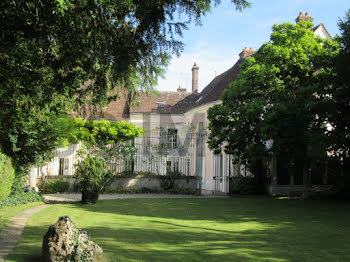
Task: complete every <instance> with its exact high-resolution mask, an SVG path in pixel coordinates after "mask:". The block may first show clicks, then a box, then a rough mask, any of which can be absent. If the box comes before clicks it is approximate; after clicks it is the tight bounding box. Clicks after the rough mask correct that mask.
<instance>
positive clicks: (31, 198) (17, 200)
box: [0, 191, 43, 207]
mask: <svg viewBox="0 0 350 262" xmlns="http://www.w3.org/2000/svg"><path fill="white" fill-rule="evenodd" d="M42 200H43V199H42V197H41V195H40V194H39V193H37V192H35V191H29V192H18V193H15V194H11V195H10V196H8V197H7V198H5V199H4V200H3V201H0V207H4V206H15V205H18V204H26V203H30V202H39V201H42Z"/></svg>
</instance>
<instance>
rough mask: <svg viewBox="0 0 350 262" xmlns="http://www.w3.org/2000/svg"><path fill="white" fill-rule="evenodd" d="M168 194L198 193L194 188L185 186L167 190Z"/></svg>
mask: <svg viewBox="0 0 350 262" xmlns="http://www.w3.org/2000/svg"><path fill="white" fill-rule="evenodd" d="M167 192H168V193H170V194H182V195H198V192H197V191H196V190H192V189H187V188H173V189H169V190H168V191H167Z"/></svg>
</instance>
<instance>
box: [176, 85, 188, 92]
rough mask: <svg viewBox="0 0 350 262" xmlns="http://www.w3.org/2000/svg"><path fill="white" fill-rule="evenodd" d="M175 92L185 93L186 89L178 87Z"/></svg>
mask: <svg viewBox="0 0 350 262" xmlns="http://www.w3.org/2000/svg"><path fill="white" fill-rule="evenodd" d="M177 92H186V88H182V87H181V86H179V87H178V88H177Z"/></svg>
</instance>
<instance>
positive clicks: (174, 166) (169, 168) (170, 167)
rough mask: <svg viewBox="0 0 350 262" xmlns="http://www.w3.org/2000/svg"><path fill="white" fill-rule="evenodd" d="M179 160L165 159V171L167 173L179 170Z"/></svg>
mask: <svg viewBox="0 0 350 262" xmlns="http://www.w3.org/2000/svg"><path fill="white" fill-rule="evenodd" d="M179 168H180V166H179V160H178V159H173V160H167V161H166V173H167V174H169V173H171V172H179Z"/></svg>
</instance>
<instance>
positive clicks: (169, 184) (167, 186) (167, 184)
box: [160, 171, 184, 191]
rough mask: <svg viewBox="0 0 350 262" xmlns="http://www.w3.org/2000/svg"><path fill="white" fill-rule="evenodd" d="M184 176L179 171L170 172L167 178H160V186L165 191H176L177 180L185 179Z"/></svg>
mask: <svg viewBox="0 0 350 262" xmlns="http://www.w3.org/2000/svg"><path fill="white" fill-rule="evenodd" d="M183 176H184V175H183V174H182V173H181V172H179V171H172V172H169V173H168V174H167V175H166V176H161V177H160V186H161V187H162V188H163V189H164V190H165V191H168V190H171V189H175V182H176V178H179V177H183Z"/></svg>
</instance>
